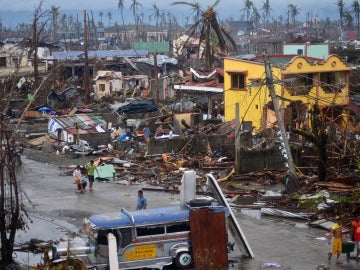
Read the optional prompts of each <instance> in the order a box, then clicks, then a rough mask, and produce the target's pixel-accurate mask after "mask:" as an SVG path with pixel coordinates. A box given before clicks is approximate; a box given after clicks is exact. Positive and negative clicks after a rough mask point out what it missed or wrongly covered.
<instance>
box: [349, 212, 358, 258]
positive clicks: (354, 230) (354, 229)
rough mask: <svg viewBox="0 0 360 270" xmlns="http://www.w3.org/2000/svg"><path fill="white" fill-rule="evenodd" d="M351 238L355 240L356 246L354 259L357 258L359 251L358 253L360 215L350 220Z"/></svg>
mask: <svg viewBox="0 0 360 270" xmlns="http://www.w3.org/2000/svg"><path fill="white" fill-rule="evenodd" d="M351 225H352V230H351V233H352V240H353V241H354V242H355V248H356V260H357V261H358V260H359V253H360V246H359V243H360V216H357V217H356V219H355V220H354V221H353V222H352V224H351Z"/></svg>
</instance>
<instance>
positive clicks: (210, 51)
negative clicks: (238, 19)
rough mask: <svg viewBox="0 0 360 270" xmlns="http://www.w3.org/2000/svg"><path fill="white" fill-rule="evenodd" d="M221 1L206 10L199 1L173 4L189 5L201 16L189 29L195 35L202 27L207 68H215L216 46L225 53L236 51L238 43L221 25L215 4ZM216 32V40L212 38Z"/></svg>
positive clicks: (190, 33) (201, 35)
mask: <svg viewBox="0 0 360 270" xmlns="http://www.w3.org/2000/svg"><path fill="white" fill-rule="evenodd" d="M219 3H220V0H216V1H215V2H214V4H213V5H212V6H208V7H207V9H206V10H202V9H201V8H200V6H199V3H198V2H193V3H190V2H174V3H173V5H187V6H190V7H192V9H193V10H194V11H195V12H196V13H197V14H199V15H200V16H199V17H197V19H196V20H195V21H194V23H193V24H192V25H191V26H190V28H189V29H188V31H187V32H188V33H189V37H191V36H193V35H194V33H195V32H196V31H197V29H200V41H199V46H201V44H202V42H203V43H204V53H203V56H204V67H205V70H209V69H213V68H214V62H215V59H214V56H215V54H216V53H217V52H216V47H217V46H218V47H219V48H220V49H221V51H222V52H223V53H224V54H227V53H228V52H229V51H236V44H235V41H234V40H233V39H232V37H231V36H230V35H229V34H228V33H227V32H226V31H225V30H224V29H223V28H222V27H221V26H220V25H219V22H218V19H217V17H216V12H215V10H214V8H215V6H216V5H218V4H219ZM212 34H214V36H213V37H214V38H215V39H216V40H213V39H211V35H212Z"/></svg>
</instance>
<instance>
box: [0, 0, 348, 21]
mask: <svg viewBox="0 0 360 270" xmlns="http://www.w3.org/2000/svg"><path fill="white" fill-rule="evenodd" d="M185 1H186V0H185ZM198 1H199V2H200V4H201V5H202V7H204V8H206V7H207V6H208V5H209V4H210V5H211V4H213V3H214V1H215V0H211V1H210V0H198ZM252 1H253V3H254V4H255V6H256V7H257V8H258V10H260V9H261V6H262V3H263V1H265V0H252ZM138 2H139V3H141V4H142V6H143V7H142V8H140V9H139V12H142V13H144V14H151V13H152V5H153V4H154V3H156V5H157V7H158V8H159V9H160V10H161V11H162V10H165V11H170V12H172V13H175V14H176V13H177V12H178V14H179V16H180V17H182V18H184V17H185V16H186V11H189V14H187V15H191V13H190V8H189V7H185V6H183V5H175V6H171V3H173V2H175V0H138ZM187 2H193V0H188V1H187ZM314 2H315V3H316V4H314ZM344 2H345V4H346V5H345V7H346V8H349V9H350V8H351V3H352V2H353V0H345V1H344ZM39 3H40V0H0V17H1V19H2V22H3V24H5V25H7V23H6V22H7V21H8V20H11V16H9V15H10V14H13V12H19V14H20V11H26V12H33V11H34V10H35V9H36V7H37V6H38V5H39ZM243 3H244V0H221V2H220V4H219V5H218V6H217V8H216V10H217V12H218V15H219V16H220V17H221V18H222V19H226V18H230V17H231V18H233V19H240V16H241V10H242V9H243V7H244V4H243ZM336 3H337V0H318V1H314V0H270V6H271V7H272V16H273V17H274V18H278V17H279V16H280V15H281V16H282V17H283V18H286V16H287V13H286V12H287V6H288V4H294V5H297V7H298V8H299V9H300V16H299V18H305V17H306V15H307V14H308V13H309V14H310V15H318V16H319V17H323V18H325V17H327V16H328V17H330V18H331V19H336V18H337V17H338V9H337V5H336ZM117 4H118V0H44V2H43V9H50V7H51V6H57V7H58V6H59V7H60V11H66V10H79V11H82V10H83V9H86V10H88V11H90V10H92V11H94V13H97V14H98V12H100V11H102V12H103V13H104V14H107V13H108V12H109V11H111V13H112V15H113V21H116V20H117V18H116V16H118V15H119V13H118V10H117ZM130 5H131V0H125V8H124V13H130V14H129V16H131V12H130V9H129V7H130ZM6 11H12V12H11V13H6ZM104 17H105V15H104ZM12 19H17V18H14V16H13V18H12Z"/></svg>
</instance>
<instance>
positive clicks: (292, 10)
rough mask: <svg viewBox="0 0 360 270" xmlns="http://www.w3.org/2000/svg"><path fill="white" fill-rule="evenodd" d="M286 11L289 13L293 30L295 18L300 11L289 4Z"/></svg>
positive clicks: (295, 6)
mask: <svg viewBox="0 0 360 270" xmlns="http://www.w3.org/2000/svg"><path fill="white" fill-rule="evenodd" d="M288 9H289V11H290V15H291V19H292V21H293V26H294V28H295V24H296V16H297V15H299V14H300V9H299V8H298V7H297V5H294V4H289V5H288Z"/></svg>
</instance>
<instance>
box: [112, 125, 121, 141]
mask: <svg viewBox="0 0 360 270" xmlns="http://www.w3.org/2000/svg"><path fill="white" fill-rule="evenodd" d="M113 133H114V139H115V140H117V138H118V137H119V136H120V130H119V127H115V129H114V132H113Z"/></svg>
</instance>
